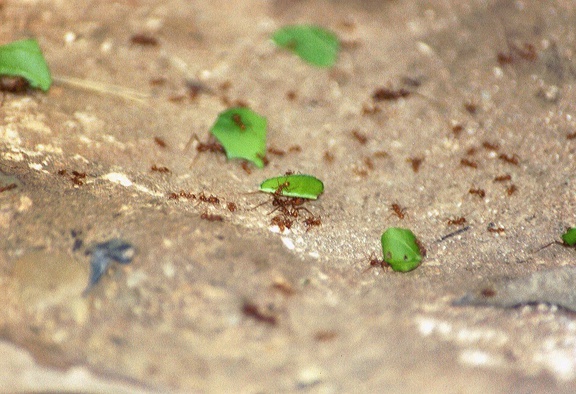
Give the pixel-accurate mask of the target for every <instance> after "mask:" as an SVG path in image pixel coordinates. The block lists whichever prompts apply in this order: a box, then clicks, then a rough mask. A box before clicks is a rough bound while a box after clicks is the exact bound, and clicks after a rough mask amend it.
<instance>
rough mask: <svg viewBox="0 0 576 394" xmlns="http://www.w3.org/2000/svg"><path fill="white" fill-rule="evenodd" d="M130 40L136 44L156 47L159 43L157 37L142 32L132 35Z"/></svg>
mask: <svg viewBox="0 0 576 394" xmlns="http://www.w3.org/2000/svg"><path fill="white" fill-rule="evenodd" d="M130 42H131V43H132V44H134V45H142V46H152V47H155V46H157V45H158V40H157V39H156V38H155V37H152V36H149V35H147V34H142V33H141V34H134V35H133V36H132V37H130Z"/></svg>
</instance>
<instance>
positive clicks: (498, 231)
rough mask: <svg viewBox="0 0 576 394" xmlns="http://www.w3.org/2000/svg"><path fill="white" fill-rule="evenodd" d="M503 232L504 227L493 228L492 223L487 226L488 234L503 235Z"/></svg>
mask: <svg viewBox="0 0 576 394" xmlns="http://www.w3.org/2000/svg"><path fill="white" fill-rule="evenodd" d="M505 231H506V229H505V228H504V227H495V226H494V223H490V224H489V225H488V232H489V233H496V234H500V233H503V232H505Z"/></svg>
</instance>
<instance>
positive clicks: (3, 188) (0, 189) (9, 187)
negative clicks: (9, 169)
mask: <svg viewBox="0 0 576 394" xmlns="http://www.w3.org/2000/svg"><path fill="white" fill-rule="evenodd" d="M17 186H18V185H16V184H15V183H10V184H8V185H6V186H0V193H3V192H7V191H8V190H12V189H16V187H17Z"/></svg>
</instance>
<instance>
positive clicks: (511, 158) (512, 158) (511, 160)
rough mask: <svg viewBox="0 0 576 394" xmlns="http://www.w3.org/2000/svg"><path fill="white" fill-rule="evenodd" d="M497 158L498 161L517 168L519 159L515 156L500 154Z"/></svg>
mask: <svg viewBox="0 0 576 394" xmlns="http://www.w3.org/2000/svg"><path fill="white" fill-rule="evenodd" d="M498 158H499V159H500V160H503V161H505V162H506V163H509V164H512V165H515V166H517V165H518V163H519V160H520V157H518V155H517V154H513V155H507V154H505V153H502V154H500V156H498Z"/></svg>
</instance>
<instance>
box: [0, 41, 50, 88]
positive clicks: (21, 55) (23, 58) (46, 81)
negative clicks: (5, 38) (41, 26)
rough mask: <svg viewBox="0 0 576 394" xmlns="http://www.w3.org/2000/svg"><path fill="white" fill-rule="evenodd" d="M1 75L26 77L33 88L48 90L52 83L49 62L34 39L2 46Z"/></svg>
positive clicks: (0, 51)
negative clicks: (47, 62)
mask: <svg viewBox="0 0 576 394" xmlns="http://www.w3.org/2000/svg"><path fill="white" fill-rule="evenodd" d="M0 75H10V76H19V77H23V78H25V79H26V80H27V81H28V83H30V86H32V87H33V88H40V89H42V90H43V91H47V90H48V89H49V88H50V85H51V84H52V77H51V76H50V70H49V69H48V64H46V60H45V59H44V56H43V55H42V51H41V50H40V46H39V45H38V42H37V41H36V40H34V39H26V40H20V41H14V42H11V43H9V44H6V45H2V46H0Z"/></svg>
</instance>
